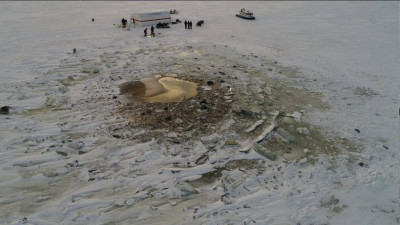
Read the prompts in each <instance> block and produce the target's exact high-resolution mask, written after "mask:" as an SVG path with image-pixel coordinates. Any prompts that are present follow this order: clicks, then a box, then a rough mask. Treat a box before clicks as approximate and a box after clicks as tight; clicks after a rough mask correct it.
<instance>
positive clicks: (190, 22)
mask: <svg viewBox="0 0 400 225" xmlns="http://www.w3.org/2000/svg"><path fill="white" fill-rule="evenodd" d="M188 27H189V29H192V21H189V24H188Z"/></svg>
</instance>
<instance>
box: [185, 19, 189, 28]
mask: <svg viewBox="0 0 400 225" xmlns="http://www.w3.org/2000/svg"><path fill="white" fill-rule="evenodd" d="M187 25H188V22H187V21H186V20H185V29H187Z"/></svg>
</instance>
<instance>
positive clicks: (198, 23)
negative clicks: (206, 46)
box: [196, 20, 204, 27]
mask: <svg viewBox="0 0 400 225" xmlns="http://www.w3.org/2000/svg"><path fill="white" fill-rule="evenodd" d="M203 24H204V20H200V21H197V23H196V26H198V27H201V25H203Z"/></svg>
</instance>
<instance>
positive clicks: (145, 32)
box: [144, 26, 156, 37]
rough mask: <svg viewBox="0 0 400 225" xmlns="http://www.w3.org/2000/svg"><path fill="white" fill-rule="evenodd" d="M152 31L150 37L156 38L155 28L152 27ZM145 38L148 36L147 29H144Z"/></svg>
mask: <svg viewBox="0 0 400 225" xmlns="http://www.w3.org/2000/svg"><path fill="white" fill-rule="evenodd" d="M150 30H151V33H150V35H151V36H152V37H154V36H155V35H156V34H155V33H154V26H151V28H150ZM144 36H145V37H146V36H147V27H146V28H145V29H144Z"/></svg>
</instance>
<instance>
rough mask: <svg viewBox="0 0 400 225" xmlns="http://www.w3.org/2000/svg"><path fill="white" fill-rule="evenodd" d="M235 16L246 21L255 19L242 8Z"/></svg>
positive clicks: (251, 13) (252, 14) (249, 12)
mask: <svg viewBox="0 0 400 225" xmlns="http://www.w3.org/2000/svg"><path fill="white" fill-rule="evenodd" d="M236 16H237V17H239V18H242V19H246V20H255V19H256V17H255V16H254V13H253V12H251V11H249V10H246V9H244V8H241V9H240V11H239V13H238V14H236Z"/></svg>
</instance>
